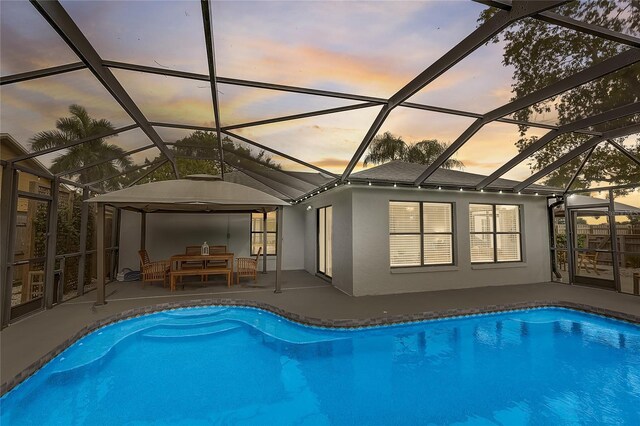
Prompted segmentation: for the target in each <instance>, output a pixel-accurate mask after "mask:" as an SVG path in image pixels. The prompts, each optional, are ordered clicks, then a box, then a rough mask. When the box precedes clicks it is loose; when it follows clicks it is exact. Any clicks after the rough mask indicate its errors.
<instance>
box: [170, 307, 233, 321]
mask: <svg viewBox="0 0 640 426" xmlns="http://www.w3.org/2000/svg"><path fill="white" fill-rule="evenodd" d="M228 310H229V308H228V307H224V306H211V307H207V308H198V309H193V308H185V309H176V310H173V311H166V312H162V313H161V314H162V316H165V317H169V318H180V319H186V318H205V317H214V316H216V315H219V314H221V313H224V312H226V311H228Z"/></svg>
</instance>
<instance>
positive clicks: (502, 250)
mask: <svg viewBox="0 0 640 426" xmlns="http://www.w3.org/2000/svg"><path fill="white" fill-rule="evenodd" d="M469 234H470V235H469V238H470V243H471V262H472V263H491V262H520V261H522V250H521V235H520V207H519V206H517V205H506V204H470V205H469Z"/></svg>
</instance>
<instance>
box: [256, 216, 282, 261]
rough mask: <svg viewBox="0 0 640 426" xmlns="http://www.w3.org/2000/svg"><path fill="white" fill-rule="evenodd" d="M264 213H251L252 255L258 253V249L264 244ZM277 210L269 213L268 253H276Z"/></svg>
mask: <svg viewBox="0 0 640 426" xmlns="http://www.w3.org/2000/svg"><path fill="white" fill-rule="evenodd" d="M263 220H264V218H263V214H262V213H251V255H252V256H255V255H256V254H258V250H259V249H260V247H262V246H263V244H262V241H263V239H264V232H263V223H264V222H263ZM276 235H277V232H276V212H269V213H267V254H268V255H273V254H276Z"/></svg>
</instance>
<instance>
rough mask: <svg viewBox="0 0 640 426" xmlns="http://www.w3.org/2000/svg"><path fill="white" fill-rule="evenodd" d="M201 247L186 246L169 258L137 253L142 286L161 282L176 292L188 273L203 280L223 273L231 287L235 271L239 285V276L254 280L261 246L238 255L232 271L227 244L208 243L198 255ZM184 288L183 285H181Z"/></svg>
mask: <svg viewBox="0 0 640 426" xmlns="http://www.w3.org/2000/svg"><path fill="white" fill-rule="evenodd" d="M200 249H201V248H200V246H187V247H186V250H185V253H184V254H176V255H174V256H171V258H170V259H169V260H158V261H151V260H150V259H149V254H148V253H147V251H146V250H140V251H139V252H138V254H139V256H140V263H141V277H142V285H143V288H144V286H145V284H146V283H151V282H158V281H162V284H163V286H165V287H166V285H167V283H168V284H169V287H170V290H171V291H175V289H176V285H177V284H178V283H182V278H183V277H187V276H200V281H201V282H203V283H204V282H205V281H206V279H207V278H208V277H209V276H210V275H224V276H225V277H226V279H227V287H231V282H232V281H233V277H234V272H235V278H236V284H240V277H251V278H253V280H254V281H257V277H258V276H257V267H258V259H259V257H260V254H261V252H262V248H260V250H258V253H257V254H256V256H255V257H250V258H248V257H247V258H245V257H239V258H237V259H235V260H236V269H235V271H234V268H233V263H234V262H233V261H234V255H233V253H229V252H227V247H226V246H211V247H210V251H209V254H201V250H200ZM182 288H183V289H184V285H182Z"/></svg>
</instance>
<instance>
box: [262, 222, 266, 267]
mask: <svg viewBox="0 0 640 426" xmlns="http://www.w3.org/2000/svg"><path fill="white" fill-rule="evenodd" d="M262 273H263V274H266V273H267V210H263V211H262Z"/></svg>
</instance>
